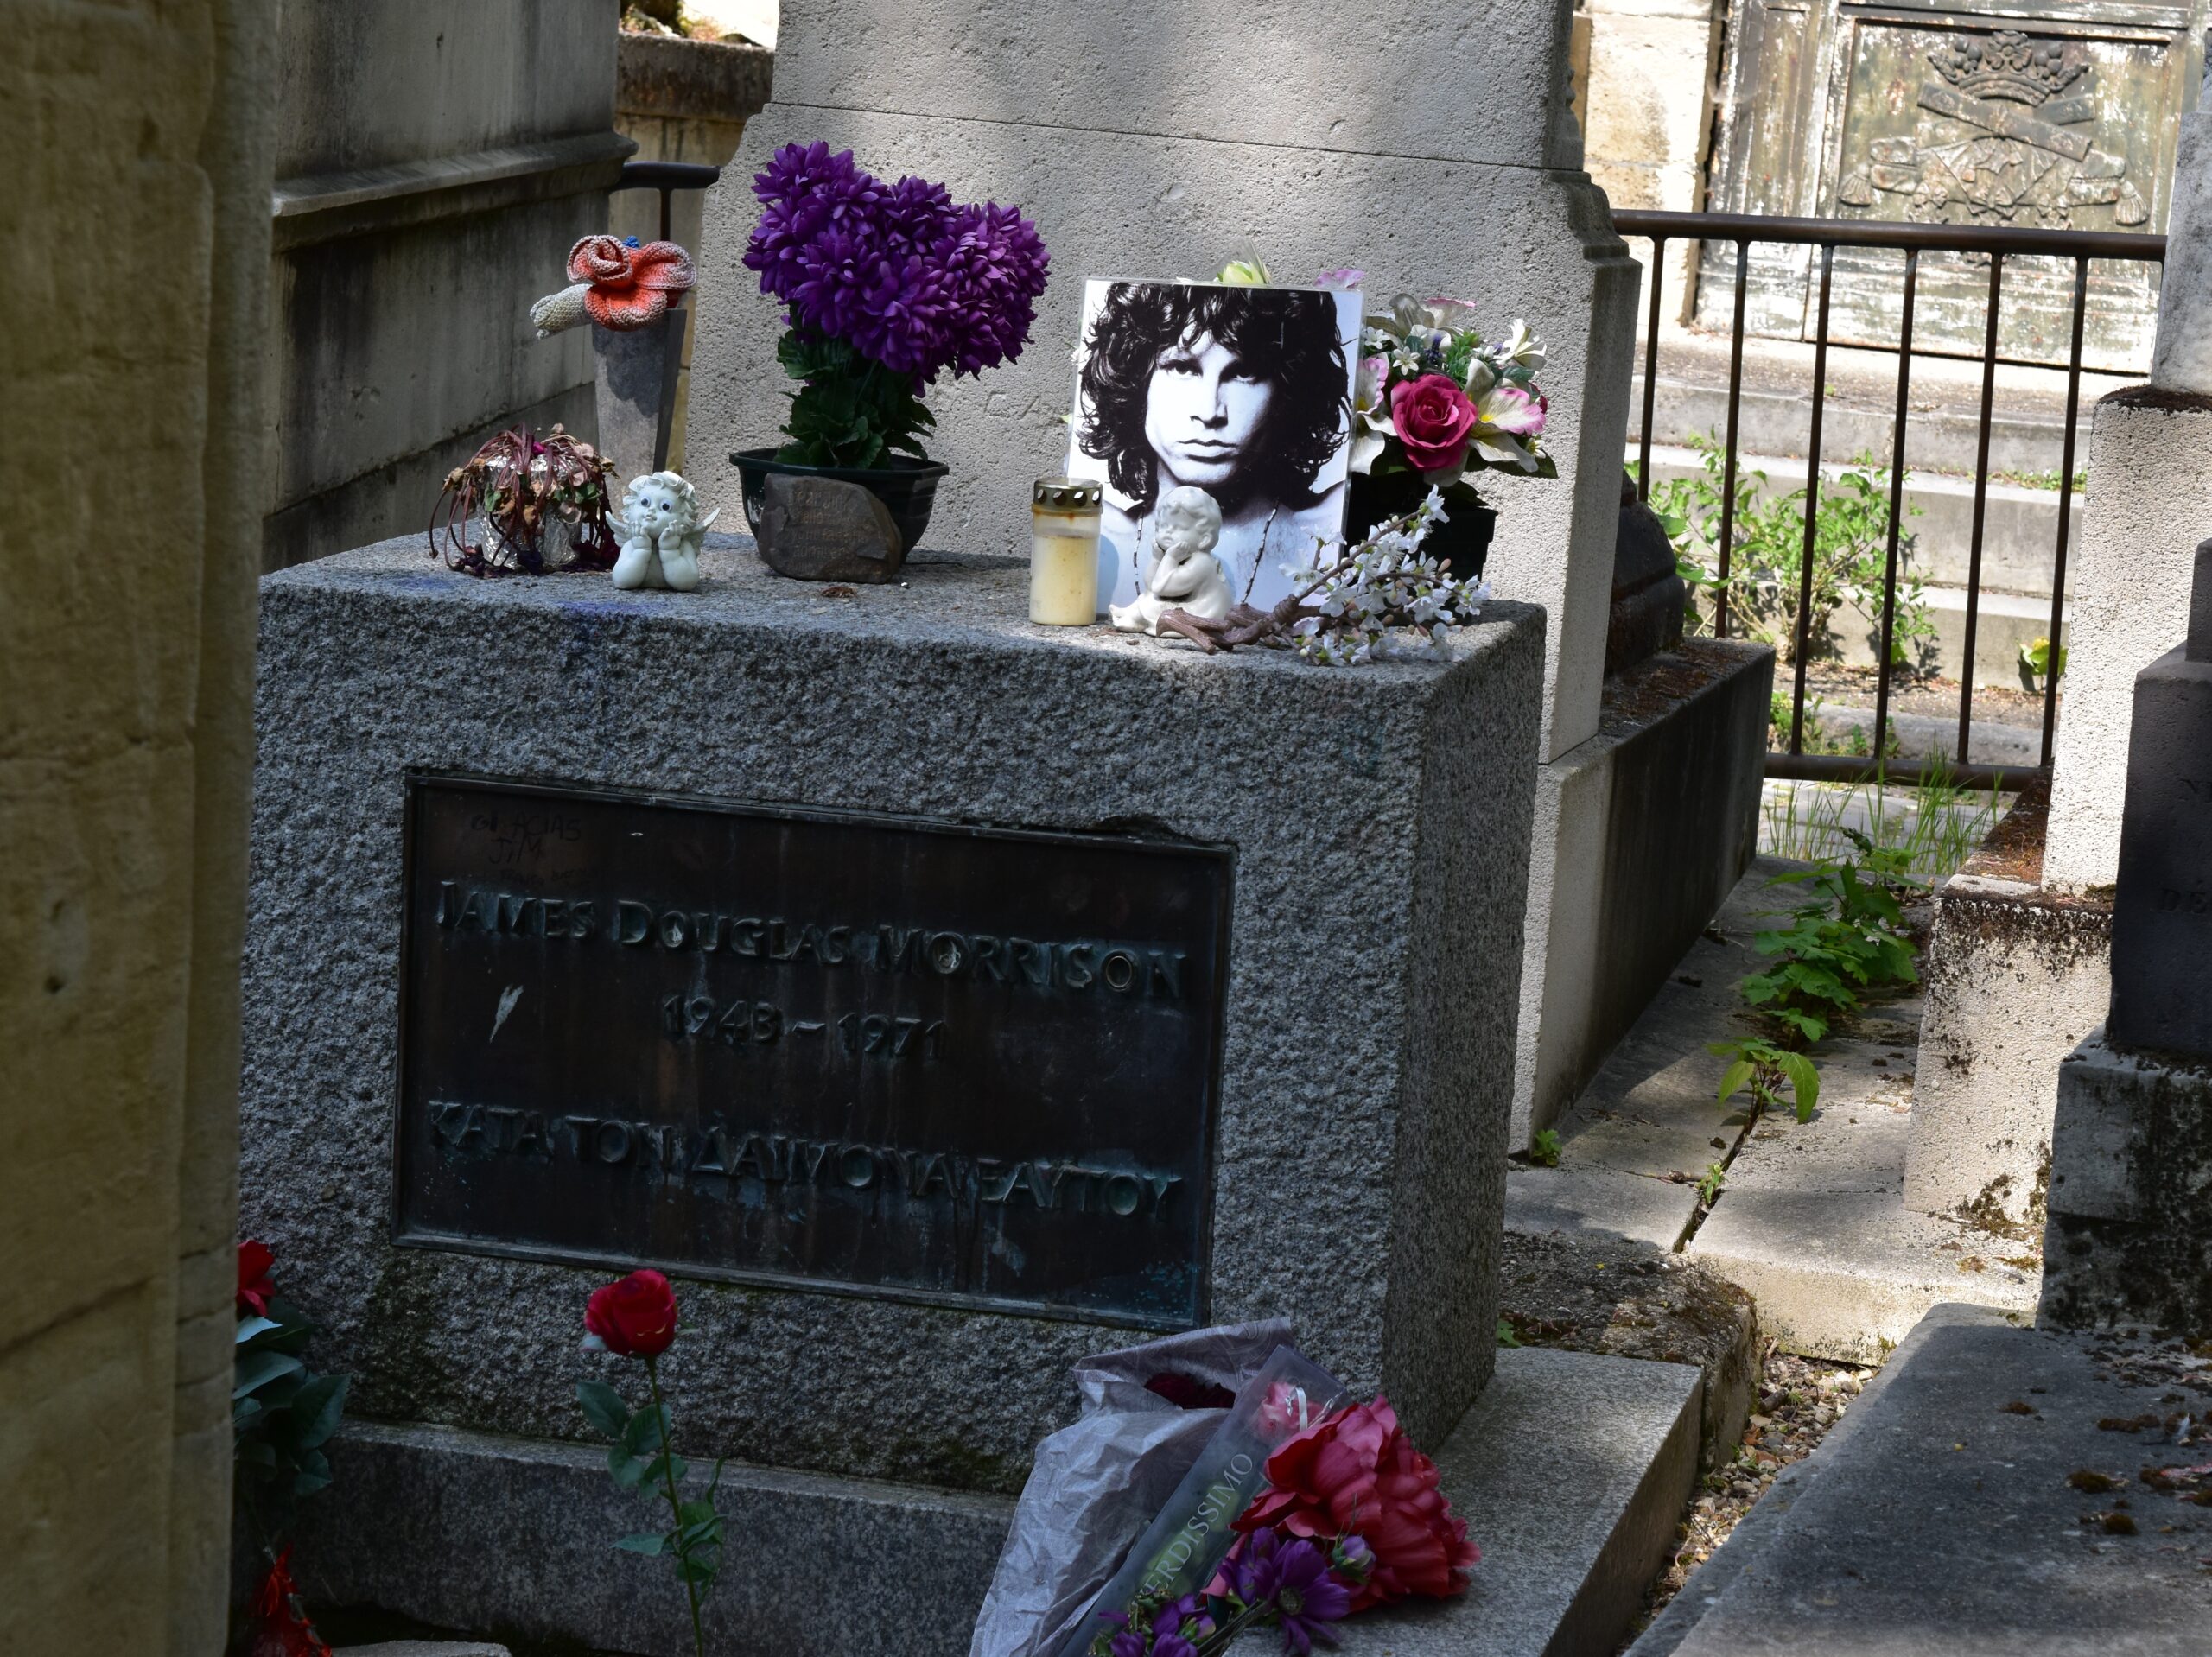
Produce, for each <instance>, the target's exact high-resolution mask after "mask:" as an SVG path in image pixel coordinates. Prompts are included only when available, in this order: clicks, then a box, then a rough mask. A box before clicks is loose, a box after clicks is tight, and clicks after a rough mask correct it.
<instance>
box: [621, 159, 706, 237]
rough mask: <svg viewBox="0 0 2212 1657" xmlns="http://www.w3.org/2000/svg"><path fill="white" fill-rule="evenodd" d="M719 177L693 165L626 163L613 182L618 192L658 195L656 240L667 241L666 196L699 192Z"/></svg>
mask: <svg viewBox="0 0 2212 1657" xmlns="http://www.w3.org/2000/svg"><path fill="white" fill-rule="evenodd" d="M721 175H722V169H721V168H719V167H713V166H709V164H708V163H706V162H696V161H626V162H623V163H622V176H621V177H620V178H619V179H617V180H616V181H615V182H614V187H615V188H616V189H618V190H658V191H659V192H660V238H661V240H663V241H666V240H667V239H668V233H669V209H668V199H669V196H670V195H671V194H672V193H673V192H675V191H677V190H703V189H705V188H707V187H708V186H709V185H711V184H713V183H714V182H715V181H716V180H717V179H719V178H721Z"/></svg>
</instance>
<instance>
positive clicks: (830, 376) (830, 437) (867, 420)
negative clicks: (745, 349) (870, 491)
mask: <svg viewBox="0 0 2212 1657" xmlns="http://www.w3.org/2000/svg"><path fill="white" fill-rule="evenodd" d="M776 360H777V361H778V362H779V363H781V364H782V365H784V371H785V373H786V374H789V375H790V376H791V378H793V379H795V380H798V381H800V382H801V385H800V388H799V390H798V391H796V392H794V393H793V394H792V397H791V418H790V419H789V420H788V421H786V422H785V425H784V431H785V435H788V436H789V437H790V438H791V441H790V442H788V443H786V444H785V445H784V447H783V448H781V449H779V450H778V451H777V454H776V458H777V459H778V460H789V461H792V462H794V463H796V464H798V465H801V466H835V467H880V466H882V465H884V464H886V463H887V461H888V460H890V459H891V458H892V457H893V455H894V454H903V455H906V456H908V457H910V458H912V459H913V460H927V459H928V458H929V456H928V454H927V453H926V451H925V450H924V448H922V443H921V434H922V433H924V432H925V431H928V430H930V429H932V428H933V427H935V426H936V424H937V416H934V415H932V414H931V412H930V411H929V409H927V408H926V407H925V406H924V404H923V403H922V400H921V398H920V397H917V396H916V395H915V393H914V382H913V379H912V377H911V376H908V375H905V374H898V373H893V371H891V370H890V369H887V368H886V367H884V366H883V365H881V364H880V363H878V362H875V361H873V360H872V359H868V358H867V357H863V356H861V354H860V352H857V351H855V350H854V349H853V347H852V346H850V345H849V344H848V343H846V342H845V341H844V340H829V339H823V338H820V337H817V336H810V335H806V334H802V333H799V332H798V330H797V329H795V328H794V329H793V330H791V332H790V333H786V334H785V335H784V337H783V339H782V340H779V342H778V343H777V346H776Z"/></svg>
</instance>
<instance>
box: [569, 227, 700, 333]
mask: <svg viewBox="0 0 2212 1657" xmlns="http://www.w3.org/2000/svg"><path fill="white" fill-rule="evenodd" d="M569 281H571V282H588V283H590V284H591V291H590V292H589V293H588V294H586V295H584V309H585V310H586V311H588V313H590V315H591V320H592V321H594V322H596V323H598V324H599V326H600V327H603V328H641V327H645V324H646V323H648V322H651V321H653V320H654V319H655V318H657V317H658V316H660V315H661V314H664V312H666V310H667V309H668V307H669V296H670V295H671V294H680V293H683V292H685V291H686V290H687V289H690V286H691V284H692V283H693V282H694V281H696V276H694V275H693V273H692V270H691V258H690V255H689V254H687V253H686V252H684V251H683V249H682V248H680V247H678V246H677V244H675V243H673V242H647V243H645V244H644V245H643V246H641V247H632V246H630V245H629V244H626V243H624V242H621V241H618V240H617V239H616V238H613V237H612V236H587V237H585V238H583V240H582V241H581V242H578V243H577V244H575V246H574V247H572V248H570V249H569Z"/></svg>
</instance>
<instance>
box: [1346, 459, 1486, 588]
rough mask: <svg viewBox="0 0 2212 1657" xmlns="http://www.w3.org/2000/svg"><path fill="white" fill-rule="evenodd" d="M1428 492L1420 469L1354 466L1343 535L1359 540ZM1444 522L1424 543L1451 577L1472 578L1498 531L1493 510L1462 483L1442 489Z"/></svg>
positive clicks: (1409, 508)
mask: <svg viewBox="0 0 2212 1657" xmlns="http://www.w3.org/2000/svg"><path fill="white" fill-rule="evenodd" d="M1427 498H1428V485H1427V483H1426V482H1424V481H1423V480H1422V479H1421V473H1418V472H1393V473H1388V474H1386V475H1384V476H1383V477H1379V478H1376V477H1370V476H1368V475H1366V474H1364V473H1357V472H1355V473H1352V475H1351V486H1350V488H1349V489H1348V490H1347V491H1346V493H1345V499H1344V540H1345V541H1346V543H1349V544H1352V545H1357V544H1358V543H1359V542H1361V541H1363V540H1364V539H1365V538H1366V537H1367V536H1369V535H1370V534H1371V533H1372V532H1373V531H1374V530H1375V528H1376V525H1378V524H1388V523H1389V521H1390V520H1391V519H1392V518H1394V517H1399V516H1401V515H1402V514H1403V513H1406V512H1410V511H1413V509H1414V507H1416V506H1418V505H1421V502H1422V501H1424V500H1426V499H1427ZM1444 511H1445V513H1446V517H1445V520H1444V522H1443V523H1441V524H1437V525H1436V526H1435V527H1434V528H1433V529H1432V530H1429V532H1428V539H1427V542H1425V543H1423V544H1424V545H1425V546H1427V549H1429V550H1430V551H1431V552H1433V553H1434V554H1435V555H1436V556H1437V558H1438V559H1439V560H1440V561H1441V562H1442V563H1443V565H1444V567H1445V568H1446V570H1448V571H1450V572H1451V574H1452V577H1453V579H1454V580H1457V581H1473V580H1475V579H1476V578H1478V576H1480V575H1482V573H1483V565H1484V562H1486V561H1487V560H1488V559H1489V557H1490V543H1491V536H1494V535H1496V534H1497V511H1495V510H1494V509H1492V508H1491V507H1489V506H1486V505H1484V504H1483V502H1482V499H1481V498H1480V497H1479V496H1478V495H1477V494H1476V493H1475V492H1474V491H1473V490H1472V489H1471V488H1469V487H1468V486H1466V485H1465V484H1455V485H1453V486H1452V487H1451V488H1449V489H1447V490H1446V491H1445V492H1444Z"/></svg>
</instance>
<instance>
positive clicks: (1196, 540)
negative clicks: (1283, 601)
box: [1108, 484, 1236, 638]
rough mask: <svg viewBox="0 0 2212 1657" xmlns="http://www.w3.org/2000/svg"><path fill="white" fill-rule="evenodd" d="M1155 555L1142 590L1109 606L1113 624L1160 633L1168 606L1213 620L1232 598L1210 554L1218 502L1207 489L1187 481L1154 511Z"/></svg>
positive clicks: (1128, 629)
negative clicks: (1124, 601)
mask: <svg viewBox="0 0 2212 1657" xmlns="http://www.w3.org/2000/svg"><path fill="white" fill-rule="evenodd" d="M1152 522H1153V539H1152V544H1153V549H1154V556H1153V561H1152V568H1150V569H1148V570H1147V571H1146V572H1145V578H1144V588H1145V590H1144V591H1143V592H1141V593H1140V594H1137V601H1136V602H1135V604H1116V605H1113V606H1109V609H1108V614H1109V615H1110V616H1111V617H1112V618H1113V622H1114V625H1115V626H1116V628H1118V629H1120V630H1121V631H1122V632H1125V633H1150V634H1151V635H1152V636H1153V637H1154V638H1159V637H1160V617H1162V616H1163V615H1165V614H1166V613H1167V612H1169V611H1170V610H1185V611H1188V612H1189V613H1191V614H1192V615H1194V616H1200V617H1204V618H1205V619H1208V620H1212V621H1217V620H1219V619H1221V618H1222V617H1224V616H1225V615H1227V614H1228V613H1229V611H1230V606H1231V605H1233V604H1234V603H1235V602H1236V594H1233V593H1232V592H1230V587H1229V581H1228V579H1227V578H1226V577H1225V576H1224V575H1222V573H1221V560H1220V559H1218V558H1217V557H1215V556H1213V549H1214V543H1216V542H1217V541H1219V540H1220V539H1221V507H1220V506H1219V505H1218V504H1217V503H1216V501H1215V500H1214V498H1213V497H1212V496H1211V495H1209V494H1208V493H1206V492H1205V490H1203V489H1194V488H1192V487H1191V486H1189V485H1188V484H1185V485H1184V486H1182V487H1181V488H1179V489H1171V490H1169V491H1168V492H1167V493H1166V495H1165V496H1163V497H1162V498H1161V499H1160V505H1159V508H1158V510H1157V511H1154V514H1153V520H1152Z"/></svg>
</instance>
